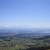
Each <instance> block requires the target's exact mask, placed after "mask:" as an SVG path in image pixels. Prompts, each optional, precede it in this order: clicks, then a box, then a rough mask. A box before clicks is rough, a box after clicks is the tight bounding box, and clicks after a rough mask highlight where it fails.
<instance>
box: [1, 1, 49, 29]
mask: <svg viewBox="0 0 50 50" xmlns="http://www.w3.org/2000/svg"><path fill="white" fill-rule="evenodd" d="M0 26H6V27H9V26H21V27H22V26H23V27H24V26H26V27H27V26H28V27H32V28H50V0H0Z"/></svg>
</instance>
